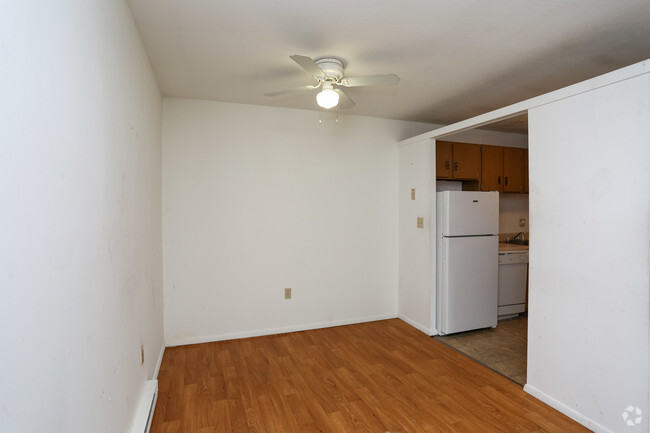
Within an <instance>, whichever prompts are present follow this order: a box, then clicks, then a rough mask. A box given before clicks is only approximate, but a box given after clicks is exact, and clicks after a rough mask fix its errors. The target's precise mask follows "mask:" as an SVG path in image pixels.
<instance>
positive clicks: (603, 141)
mask: <svg viewBox="0 0 650 433" xmlns="http://www.w3.org/2000/svg"><path fill="white" fill-rule="evenodd" d="M649 125H650V74H648V73H646V74H645V75H641V76H637V77H634V78H631V79H627V80H625V81H620V82H617V83H615V84H611V85H609V86H606V87H602V88H598V89H595V90H592V91H589V92H586V93H582V94H578V95H576V96H573V97H570V98H566V99H561V100H558V101H556V102H553V103H550V104H547V105H543V106H540V107H538V108H534V109H532V110H530V111H529V136H530V148H529V152H530V189H531V192H530V217H531V219H532V220H533V224H532V225H531V237H532V238H534V244H533V245H532V247H531V250H530V263H531V267H530V305H529V322H528V324H529V330H528V385H527V386H526V390H527V391H529V392H531V393H532V394H533V395H535V396H537V397H539V398H541V399H542V400H544V401H546V402H547V403H549V404H551V405H552V406H554V407H556V408H558V409H560V410H562V411H563V412H565V413H567V414H569V415H571V416H573V417H574V418H576V419H578V420H579V421H580V422H582V423H583V424H585V425H586V426H587V427H589V428H591V429H593V430H595V431H603V432H604V431H612V432H620V431H629V432H647V431H648V419H649V418H650V413H648V408H649V402H648V368H649V365H650V358H649V356H648V338H649V332H648V330H649V297H648V291H649V268H648V263H649V259H650V257H649V253H648V248H649V246H650V236H649V226H650V219H649V218H650V217H649V215H650V208H649V198H650V185H649V173H650V126H649ZM550 126H552V127H550ZM628 406H633V407H638V408H640V409H641V410H642V411H643V420H642V422H641V423H640V424H639V425H634V426H631V427H630V426H627V425H626V424H625V423H624V422H623V418H622V413H623V411H624V410H625V409H626V408H627V407H628ZM635 417H636V415H634V416H633V417H632V418H635Z"/></svg>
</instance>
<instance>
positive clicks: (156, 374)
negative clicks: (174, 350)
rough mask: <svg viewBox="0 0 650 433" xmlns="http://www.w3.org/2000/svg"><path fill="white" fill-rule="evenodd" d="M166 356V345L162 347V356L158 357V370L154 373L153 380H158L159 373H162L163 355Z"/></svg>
mask: <svg viewBox="0 0 650 433" xmlns="http://www.w3.org/2000/svg"><path fill="white" fill-rule="evenodd" d="M164 354H165V345H164V344H163V345H161V347H160V355H158V362H157V363H156V369H155V370H154V371H153V377H152V379H154V380H155V379H158V373H160V366H161V365H162V360H163V355H164Z"/></svg>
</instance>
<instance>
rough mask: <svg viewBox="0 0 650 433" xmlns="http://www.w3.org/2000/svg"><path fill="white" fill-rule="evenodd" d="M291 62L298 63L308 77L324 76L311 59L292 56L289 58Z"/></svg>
mask: <svg viewBox="0 0 650 433" xmlns="http://www.w3.org/2000/svg"><path fill="white" fill-rule="evenodd" d="M289 57H290V58H291V60H293V61H294V62H296V63H298V64H299V65H300V67H301V68H303V69H304V70H305V71H307V73H308V74H309V75H312V76H314V77H324V76H325V75H326V74H325V72H323V70H322V69H321V68H320V67H319V66H318V65H317V64H316V62H314V61H313V60H312V58H311V57H307V56H301V55H299V54H294V55H293V56H289Z"/></svg>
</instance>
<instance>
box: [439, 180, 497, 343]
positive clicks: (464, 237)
mask: <svg viewBox="0 0 650 433" xmlns="http://www.w3.org/2000/svg"><path fill="white" fill-rule="evenodd" d="M436 216H437V219H436V226H437V227H436V229H437V231H436V260H437V263H436V283H437V284H436V327H437V330H438V333H439V334H442V335H445V334H452V333H455V332H462V331H469V330H472V329H479V328H487V327H494V326H496V325H497V308H498V297H499V295H498V294H499V290H498V286H499V285H498V278H499V277H498V272H499V236H498V233H499V193H498V192H474V191H443V192H438V193H437V194H436Z"/></svg>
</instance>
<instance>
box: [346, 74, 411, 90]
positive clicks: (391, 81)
mask: <svg viewBox="0 0 650 433" xmlns="http://www.w3.org/2000/svg"><path fill="white" fill-rule="evenodd" d="M397 83H399V77H398V76H397V75H395V74H386V75H366V76H362V77H344V78H342V79H341V81H340V83H339V84H340V85H341V86H345V87H361V86H394V85H396V84H397Z"/></svg>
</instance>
